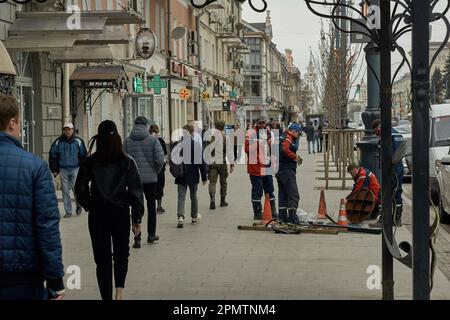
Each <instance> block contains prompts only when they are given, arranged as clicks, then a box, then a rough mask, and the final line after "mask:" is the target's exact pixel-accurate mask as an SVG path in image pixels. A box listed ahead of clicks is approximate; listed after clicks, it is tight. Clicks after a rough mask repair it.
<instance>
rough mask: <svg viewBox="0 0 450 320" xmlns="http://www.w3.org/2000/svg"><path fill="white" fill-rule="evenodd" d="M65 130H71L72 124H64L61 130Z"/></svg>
mask: <svg viewBox="0 0 450 320" xmlns="http://www.w3.org/2000/svg"><path fill="white" fill-rule="evenodd" d="M65 128H69V129H73V124H72V123H70V122H66V123H65V124H64V127H63V129H65Z"/></svg>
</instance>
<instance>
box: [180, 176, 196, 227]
mask: <svg viewBox="0 0 450 320" xmlns="http://www.w3.org/2000/svg"><path fill="white" fill-rule="evenodd" d="M188 187H189V195H190V197H191V218H193V219H196V218H197V213H198V199H197V189H198V184H196V185H194V186H187V185H182V184H179V185H178V207H177V216H178V217H183V218H184V203H185V200H186V194H187V189H188Z"/></svg>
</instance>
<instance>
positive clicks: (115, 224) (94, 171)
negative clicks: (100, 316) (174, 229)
mask: <svg viewBox="0 0 450 320" xmlns="http://www.w3.org/2000/svg"><path fill="white" fill-rule="evenodd" d="M94 144H96V152H95V153H94V154H92V155H90V156H89V157H88V158H87V159H86V160H85V161H84V162H83V164H82V165H81V168H80V172H79V174H78V178H77V182H76V184H75V192H76V194H77V197H78V199H79V201H80V204H81V205H82V206H83V208H84V209H85V210H86V211H88V212H89V219H88V225H89V234H90V236H91V242H92V249H93V251H94V260H95V264H96V265H97V271H96V275H97V282H98V286H99V289H100V294H101V297H102V299H103V300H112V297H113V279H112V278H113V269H114V282H115V287H116V294H115V299H116V300H122V299H123V298H124V296H123V291H124V288H125V280H126V276H127V272H128V256H129V251H130V247H129V243H130V207H131V220H132V223H133V226H132V230H133V233H134V234H135V235H139V234H140V233H141V219H142V216H143V214H144V199H143V187H142V182H141V178H140V176H139V172H138V168H137V164H136V162H135V161H134V159H133V158H131V157H130V156H128V155H127V154H126V153H125V152H124V151H123V147H122V139H121V137H120V135H119V134H118V132H117V127H116V124H115V123H114V122H113V121H110V120H105V121H103V122H102V123H100V125H99V127H98V133H97V135H96V136H94V137H93V138H92V140H91V143H90V146H89V154H90V153H91V150H92V148H93V146H94ZM113 261H114V268H113Z"/></svg>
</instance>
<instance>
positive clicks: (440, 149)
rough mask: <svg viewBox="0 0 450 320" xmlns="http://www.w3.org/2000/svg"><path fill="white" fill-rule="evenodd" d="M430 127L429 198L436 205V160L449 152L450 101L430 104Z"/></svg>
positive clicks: (437, 194)
mask: <svg viewBox="0 0 450 320" xmlns="http://www.w3.org/2000/svg"><path fill="white" fill-rule="evenodd" d="M430 127H431V128H430V129H431V130H430V133H431V135H430V189H431V199H432V201H433V203H434V204H436V205H437V204H439V201H440V189H439V183H438V180H437V172H436V161H437V160H442V158H443V157H445V156H447V155H449V154H450V103H448V104H440V105H432V106H431V111H430Z"/></svg>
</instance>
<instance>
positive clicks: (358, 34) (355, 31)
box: [350, 19, 370, 43]
mask: <svg viewBox="0 0 450 320" xmlns="http://www.w3.org/2000/svg"><path fill="white" fill-rule="evenodd" d="M358 21H359V22H360V23H362V24H365V23H366V21H365V20H364V19H359V20H358ZM350 28H351V31H352V33H351V35H350V38H351V42H352V43H369V42H370V38H369V36H368V35H367V34H368V32H367V30H366V29H364V28H363V26H361V25H360V24H357V23H355V22H353V21H352V22H351V25H350Z"/></svg>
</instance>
